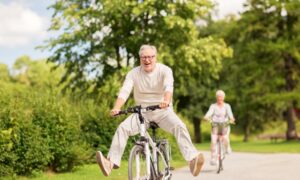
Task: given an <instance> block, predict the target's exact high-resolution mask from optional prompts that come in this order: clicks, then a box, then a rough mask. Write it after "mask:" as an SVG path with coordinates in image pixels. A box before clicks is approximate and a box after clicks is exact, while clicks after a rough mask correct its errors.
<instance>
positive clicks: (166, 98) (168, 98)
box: [159, 91, 173, 108]
mask: <svg viewBox="0 0 300 180" xmlns="http://www.w3.org/2000/svg"><path fill="white" fill-rule="evenodd" d="M172 96H173V93H172V92H170V91H166V92H165V94H164V100H163V102H161V103H160V105H159V107H160V108H166V107H168V106H169V104H170V103H171V100H172Z"/></svg>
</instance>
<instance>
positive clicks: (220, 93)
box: [216, 90, 225, 97]
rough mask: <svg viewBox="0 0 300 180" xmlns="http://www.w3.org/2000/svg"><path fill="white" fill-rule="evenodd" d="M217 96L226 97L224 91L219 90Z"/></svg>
mask: <svg viewBox="0 0 300 180" xmlns="http://www.w3.org/2000/svg"><path fill="white" fill-rule="evenodd" d="M216 96H223V97H225V92H224V91H223V90H217V92H216Z"/></svg>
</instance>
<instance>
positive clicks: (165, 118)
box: [154, 108, 204, 176]
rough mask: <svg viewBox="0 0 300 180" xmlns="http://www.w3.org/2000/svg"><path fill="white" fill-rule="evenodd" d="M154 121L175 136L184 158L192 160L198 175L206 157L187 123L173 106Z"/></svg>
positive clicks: (192, 169)
mask: <svg viewBox="0 0 300 180" xmlns="http://www.w3.org/2000/svg"><path fill="white" fill-rule="evenodd" d="M154 121H156V122H157V123H158V125H159V127H160V128H162V129H163V130H165V131H167V132H170V133H172V134H173V135H174V136H175V138H176V140H177V143H178V145H179V149H180V151H181V153H182V155H183V157H184V159H185V160H186V161H188V162H192V163H190V164H191V172H192V174H193V175H194V176H197V175H198V174H199V172H200V170H201V168H202V166H203V163H204V158H203V155H202V154H200V153H199V152H198V150H197V149H196V148H195V146H194V145H193V143H192V141H191V137H190V134H189V132H188V130H187V128H186V126H185V124H184V123H183V122H182V121H181V120H180V119H179V117H178V116H177V115H176V114H175V112H174V111H173V110H172V109H171V108H168V109H167V110H165V111H163V112H162V114H161V115H160V117H158V119H155V120H154Z"/></svg>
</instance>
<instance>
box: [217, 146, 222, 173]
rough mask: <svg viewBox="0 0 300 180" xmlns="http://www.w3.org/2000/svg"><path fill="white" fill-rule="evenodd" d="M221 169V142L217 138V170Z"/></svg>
mask: <svg viewBox="0 0 300 180" xmlns="http://www.w3.org/2000/svg"><path fill="white" fill-rule="evenodd" d="M221 170H223V159H222V143H221V141H220V140H218V171H217V173H220V172H221Z"/></svg>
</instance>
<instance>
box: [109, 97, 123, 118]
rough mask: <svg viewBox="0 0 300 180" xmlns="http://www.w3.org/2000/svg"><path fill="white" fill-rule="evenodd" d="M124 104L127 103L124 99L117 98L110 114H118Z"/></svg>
mask: <svg viewBox="0 0 300 180" xmlns="http://www.w3.org/2000/svg"><path fill="white" fill-rule="evenodd" d="M124 104H125V100H124V99H122V98H117V100H116V102H115V105H114V107H113V109H112V110H111V111H110V115H112V116H114V115H116V114H118V113H119V112H120V110H121V108H122V106H123V105H124Z"/></svg>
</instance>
